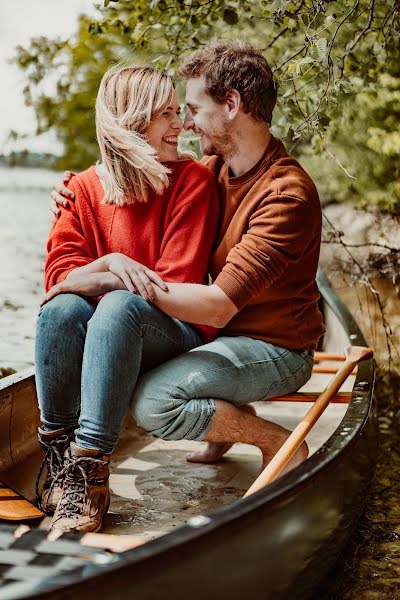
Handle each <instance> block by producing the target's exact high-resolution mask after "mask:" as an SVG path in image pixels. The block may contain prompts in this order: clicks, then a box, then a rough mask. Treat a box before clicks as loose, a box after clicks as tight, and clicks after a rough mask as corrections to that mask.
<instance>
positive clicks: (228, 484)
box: [0, 305, 355, 539]
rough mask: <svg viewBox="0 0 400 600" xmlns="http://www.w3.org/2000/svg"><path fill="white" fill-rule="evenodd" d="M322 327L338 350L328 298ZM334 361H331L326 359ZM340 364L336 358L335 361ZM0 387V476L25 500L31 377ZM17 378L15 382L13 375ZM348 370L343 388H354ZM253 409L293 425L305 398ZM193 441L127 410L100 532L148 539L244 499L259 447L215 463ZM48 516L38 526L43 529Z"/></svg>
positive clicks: (319, 429) (329, 425) (240, 449)
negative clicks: (154, 431)
mask: <svg viewBox="0 0 400 600" xmlns="http://www.w3.org/2000/svg"><path fill="white" fill-rule="evenodd" d="M324 312H325V322H326V326H327V334H326V335H325V338H324V342H323V347H322V349H323V350H325V351H329V352H336V353H337V352H343V348H344V347H345V346H346V345H348V343H349V340H348V338H347V335H346V333H345V331H344V329H343V327H342V325H341V324H340V322H339V321H338V319H337V317H336V316H335V315H334V314H333V312H332V310H331V309H330V308H329V307H328V306H327V305H325V306H324ZM329 364H332V363H329ZM337 364H338V365H339V364H340V363H337ZM332 377H333V376H332V375H330V374H320V373H318V374H314V375H313V376H312V378H311V380H310V381H309V382H308V383H307V384H306V386H304V388H302V390H301V391H304V392H307V391H310V392H318V391H322V390H323V389H324V388H325V387H326V385H327V383H328V382H329V381H330V380H331V378H332ZM12 378H13V381H15V383H14V384H13V385H9V384H8V383H9V382H7V380H6V379H4V380H2V382H0V383H1V387H0V402H1V403H0V479H1V480H3V481H4V482H5V483H7V484H8V485H10V486H11V487H12V488H13V489H15V490H17V491H18V492H19V493H21V494H22V495H24V496H25V497H26V498H28V499H30V500H34V497H35V480H36V475H37V472H38V468H39V465H40V462H41V452H40V449H39V447H38V443H37V439H36V431H37V426H38V423H39V416H38V410H37V399H36V391H35V384H34V377H33V375H31V376H28V377H27V376H24V375H17V376H11V378H7V379H8V380H9V381H10V380H11V379H12ZM18 379H19V380H20V381H18ZM354 379H355V377H354V376H350V377H349V378H348V380H347V381H346V382H345V384H344V385H343V386H342V388H341V391H351V390H352V387H353V384H354ZM254 406H255V408H256V411H257V414H258V415H260V416H262V417H263V418H265V419H269V420H272V421H274V422H277V423H279V424H280V425H283V426H284V427H286V428H288V429H293V428H294V427H295V425H296V424H297V423H298V421H299V420H300V419H301V417H302V416H303V415H304V414H305V413H306V412H307V410H308V409H309V407H310V406H311V403H308V402H299V403H293V402H276V401H275V402H273V401H272V402H270V401H267V402H257V403H254ZM346 410H347V404H332V405H331V406H329V407H328V409H327V410H326V412H325V414H324V415H323V416H322V418H321V419H320V421H319V422H318V424H317V425H316V426H315V427H314V429H313V430H312V432H311V433H310V434H309V436H308V437H307V443H308V445H309V449H310V456H311V455H312V454H314V453H315V452H316V451H317V450H318V449H319V448H320V447H321V446H322V445H323V444H324V443H325V442H326V441H327V440H328V438H330V436H331V435H332V434H333V432H334V431H335V429H336V428H337V427H338V426H339V424H340V422H341V421H342V419H343V416H344V414H345V413H346ZM197 447H198V442H189V441H182V442H164V441H162V440H156V439H154V438H153V437H151V436H149V435H148V434H146V433H145V432H144V431H143V430H141V429H140V428H138V427H136V426H135V424H134V423H133V421H132V420H131V419H130V418H129V417H127V419H126V422H125V425H124V431H123V434H122V436H121V440H120V443H119V444H118V447H117V449H116V451H115V453H114V455H113V460H112V474H111V478H110V487H111V506H110V510H109V513H108V515H107V516H106V518H105V522H104V527H103V530H102V531H103V532H104V533H114V534H115V533H117V534H128V533H130V534H132V533H134V534H138V535H140V536H143V537H145V538H146V539H153V538H156V537H158V536H160V535H163V534H165V533H167V532H168V531H172V530H173V529H174V528H176V527H178V526H179V525H182V524H184V523H186V522H187V520H188V519H189V518H190V517H192V516H194V515H204V514H207V513H210V511H213V510H214V509H216V508H218V507H221V506H223V505H227V504H230V503H232V502H233V501H235V500H237V499H239V498H241V497H242V496H243V494H244V493H245V491H246V490H247V489H248V488H249V487H250V485H251V483H252V482H253V481H254V479H255V478H256V477H257V475H258V473H259V470H260V466H261V460H260V454H259V451H258V450H257V449H256V448H254V447H252V446H248V445H244V444H236V445H234V446H233V448H232V449H231V450H230V451H229V452H228V453H227V454H226V456H225V457H224V458H223V459H222V460H221V461H220V462H219V463H217V464H213V465H199V464H197V465H194V464H191V463H188V462H186V460H185V455H186V454H187V452H189V451H191V450H193V449H196V448H197ZM49 523H50V519H49V518H45V519H44V520H43V521H42V522H41V523H40V524H39V525H38V526H39V527H40V528H48V527H49Z"/></svg>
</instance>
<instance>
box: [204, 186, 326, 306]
mask: <svg viewBox="0 0 400 600" xmlns="http://www.w3.org/2000/svg"><path fill="white" fill-rule="evenodd" d="M314 229H315V225H314V223H313V210H312V207H311V204H310V203H309V202H306V201H304V200H301V199H298V198H294V197H290V196H281V195H279V196H275V197H272V198H271V197H270V196H269V197H268V198H266V199H265V200H264V201H262V202H261V203H260V205H259V207H258V209H257V210H256V211H254V213H253V214H252V216H251V218H250V220H249V228H248V230H247V231H246V232H245V233H244V234H243V236H242V238H241V240H240V242H239V243H238V244H236V245H235V246H234V247H233V248H232V249H231V250H230V252H229V253H228V255H227V259H226V264H225V266H224V267H223V269H222V271H221V272H220V274H219V275H218V277H217V278H216V280H215V282H214V283H215V284H216V285H218V286H219V287H220V288H221V289H222V290H223V291H224V292H225V294H226V295H227V296H228V297H229V298H230V299H231V300H232V302H233V303H234V304H235V305H236V307H237V308H238V309H239V310H240V309H241V308H243V307H244V306H245V305H246V304H248V302H249V301H250V300H252V299H253V298H255V297H257V296H258V295H259V294H260V293H261V292H262V291H263V290H265V289H266V288H268V287H270V286H271V285H272V284H273V283H274V282H275V281H276V280H278V279H279V278H280V277H281V276H282V275H283V273H284V272H285V270H286V268H287V267H288V265H289V264H292V263H296V261H298V260H299V259H300V258H301V257H302V256H303V254H304V252H305V251H306V248H307V246H308V244H309V243H310V242H309V240H310V238H311V237H312V236H311V230H312V231H314ZM307 231H310V236H308V235H307Z"/></svg>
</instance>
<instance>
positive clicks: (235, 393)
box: [131, 336, 314, 440]
mask: <svg viewBox="0 0 400 600" xmlns="http://www.w3.org/2000/svg"><path fill="white" fill-rule="evenodd" d="M313 364H314V360H313V357H312V353H311V352H308V351H306V350H303V351H301V350H299V351H295V350H287V349H285V348H281V347H279V346H274V345H272V344H269V343H267V342H263V341H261V340H254V339H251V338H248V337H242V336H240V337H226V336H221V337H219V338H217V339H216V340H215V341H213V342H211V343H210V344H205V345H203V346H200V347H199V348H194V349H192V350H190V352H187V353H186V354H182V355H180V356H177V357H176V358H173V359H171V360H169V361H168V362H167V363H164V364H163V365H161V366H159V367H157V368H155V369H153V370H152V371H149V372H148V373H146V374H145V375H143V377H141V378H140V379H139V382H138V385H137V386H136V388H135V393H134V397H133V400H132V404H131V410H132V414H133V417H134V419H135V420H136V422H137V423H138V425H140V426H141V427H143V428H144V429H146V430H147V431H149V432H151V433H152V434H153V435H155V436H157V437H161V438H164V439H167V440H180V439H189V440H201V439H204V438H205V437H206V435H207V433H208V431H209V429H210V424H211V419H212V416H213V414H214V412H215V402H214V401H215V400H216V399H221V400H227V401H228V402H231V403H232V404H235V405H236V406H242V405H244V404H247V403H249V402H254V401H256V400H262V399H267V398H271V397H273V396H280V395H281V394H289V393H292V392H295V391H297V390H298V389H299V388H300V387H301V386H302V385H304V384H305V383H306V381H308V379H309V378H310V377H311V371H312V367H313Z"/></svg>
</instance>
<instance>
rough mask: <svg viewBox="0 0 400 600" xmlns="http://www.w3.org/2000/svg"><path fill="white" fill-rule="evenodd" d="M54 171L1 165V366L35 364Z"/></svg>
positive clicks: (22, 366)
mask: <svg viewBox="0 0 400 600" xmlns="http://www.w3.org/2000/svg"><path fill="white" fill-rule="evenodd" d="M56 177H57V174H55V173H54V172H52V171H46V170H44V169H22V168H14V169H8V168H0V214H1V219H0V256H1V260H0V281H1V286H0V367H12V368H13V369H15V370H17V371H19V370H21V369H25V368H27V367H29V366H31V365H33V346H34V332H35V323H36V315H37V311H38V307H39V304H40V300H41V298H42V293H43V264H44V258H45V254H46V240H47V235H48V231H49V228H50V225H51V221H52V215H51V213H50V211H49V191H50V189H51V186H52V183H53V182H54V181H55V179H56Z"/></svg>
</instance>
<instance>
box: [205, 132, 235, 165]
mask: <svg viewBox="0 0 400 600" xmlns="http://www.w3.org/2000/svg"><path fill="white" fill-rule="evenodd" d="M222 131H223V130H222ZM205 138H206V139H205V140H204V141H203V140H202V141H201V144H200V145H201V151H202V153H203V154H204V155H205V156H214V155H216V156H223V157H225V158H226V157H228V156H231V155H232V154H235V152H236V143H235V142H234V139H233V136H232V135H231V134H229V133H227V132H223V133H213V135H212V139H210V138H209V137H208V136H205Z"/></svg>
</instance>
